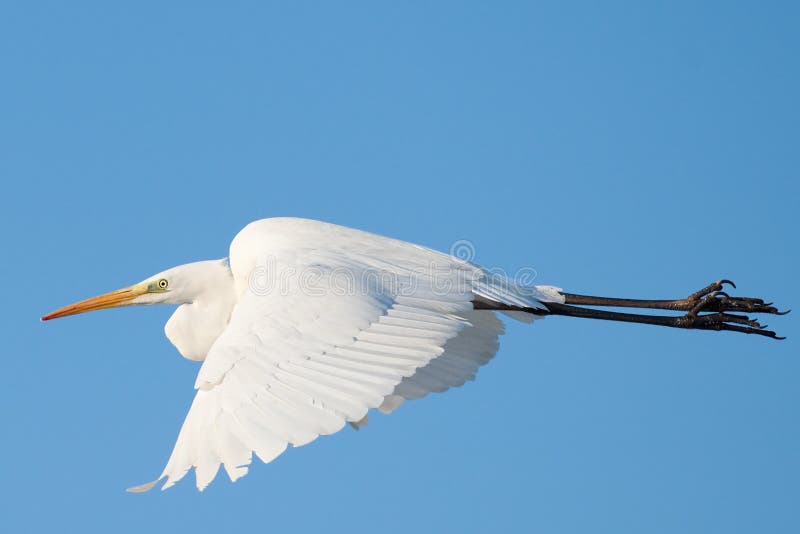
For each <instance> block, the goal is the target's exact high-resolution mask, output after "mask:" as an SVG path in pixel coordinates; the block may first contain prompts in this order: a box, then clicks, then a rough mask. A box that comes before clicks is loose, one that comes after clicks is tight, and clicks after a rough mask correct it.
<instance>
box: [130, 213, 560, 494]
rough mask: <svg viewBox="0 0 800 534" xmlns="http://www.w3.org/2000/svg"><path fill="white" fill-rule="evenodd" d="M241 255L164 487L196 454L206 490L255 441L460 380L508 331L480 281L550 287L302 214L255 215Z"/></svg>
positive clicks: (290, 438)
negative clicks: (477, 299)
mask: <svg viewBox="0 0 800 534" xmlns="http://www.w3.org/2000/svg"><path fill="white" fill-rule="evenodd" d="M230 265H231V270H232V272H233V275H234V280H235V283H236V290H237V293H238V294H239V295H240V297H239V301H238V303H237V304H236V306H235V308H234V310H233V313H232V315H231V319H230V322H229V324H228V326H227V328H226V329H225V331H224V332H223V333H222V334H221V335H220V336H219V338H218V339H217V340H216V342H215V343H214V345H213V346H212V347H211V349H210V351H209V353H208V354H207V356H206V359H205V361H204V363H203V365H202V367H201V368H200V371H199V373H198V375H197V380H196V382H195V388H196V389H197V393H196V395H195V398H194V401H193V402H192V405H191V408H190V409H189V413H188V414H187V416H186V420H185V421H184V423H183V426H182V427H181V430H180V433H179V435H178V439H177V442H176V444H175V447H174V449H173V452H172V454H171V456H170V458H169V460H168V461H167V464H166V467H165V468H164V471H163V472H162V474H161V476H160V477H159V479H163V478H166V479H167V480H166V482H165V483H164V485H163V489H166V488H168V487H170V486H172V485H173V484H175V483H176V482H177V481H178V480H180V479H181V478H182V477H184V476H185V475H186V473H188V472H189V470H191V469H192V468H194V469H195V475H196V483H197V487H198V488H199V489H201V490H202V489H203V488H205V487H206V486H207V485H208V484H209V483H210V482H211V481H212V480H213V479H214V477H215V476H216V474H217V472H218V470H219V466H220V465H223V467H224V469H225V471H226V472H227V474H228V476H229V478H230V479H231V480H236V479H238V478H239V477H241V476H243V475H244V474H246V473H247V469H248V468H247V466H248V465H249V464H250V462H251V460H252V454H253V453H255V454H256V455H257V456H258V457H259V458H260V459H261V460H262V461H264V462H269V461H271V460H273V459H274V458H276V457H277V456H278V455H280V454H281V453H282V452H283V451H284V450H285V449H286V448H287V446H288V445H292V446H295V447H298V446H301V445H304V444H307V443H309V442H311V441H313V440H314V439H316V438H317V437H318V436H320V435H326V434H332V433H334V432H337V431H338V430H340V429H341V428H342V427H343V426H344V424H345V423H346V422H348V421H349V422H358V421H362V420H364V418H365V416H366V414H367V412H368V410H370V409H372V408H378V407H380V408H381V409H382V410H385V411H391V410H393V409H395V408H396V407H397V406H399V404H400V403H401V402H402V401H403V400H404V399H412V398H418V397H421V396H423V395H425V394H427V393H429V392H431V391H443V390H445V389H447V388H449V387H453V386H457V385H460V384H462V383H463V382H464V381H466V380H469V379H472V378H474V375H475V372H476V371H477V368H478V367H480V366H481V365H483V364H485V363H486V362H487V361H489V360H490V359H491V358H492V357H493V356H494V354H495V352H496V351H497V338H498V337H499V335H500V334H501V333H502V323H500V321H499V320H498V319H497V318H496V316H495V315H494V313H492V312H476V311H474V310H473V307H472V299H473V298H474V296H475V295H476V294H479V295H481V298H484V299H491V300H496V301H499V302H503V300H502V299H506V300H508V301H509V302H512V301H513V303H514V304H519V305H528V306H534V307H535V306H540V305H541V304H540V301H539V300H537V299H539V298H549V297H548V295H547V294H546V293H547V289H544V290H542V291H539V290H536V291H534V292H533V293H531V294H529V295H527V294H522V293H521V292H520V291H519V290H518V289H519V288H517V287H514V286H503V285H502V284H500V283H498V282H497V281H494V280H492V279H491V277H489V276H488V275H487V273H486V272H485V271H483V270H482V269H480V268H478V267H476V266H474V265H472V264H470V263H468V262H464V261H462V260H459V259H457V258H453V257H451V256H448V255H445V254H441V253H438V252H435V251H432V250H429V249H426V248H423V247H419V246H416V245H412V244H409V243H404V242H401V241H396V240H393V239H389V238H384V237H380V236H375V235H373V234H368V233H365V232H359V231H356V230H350V229H347V228H343V227H339V226H335V225H328V224H325V223H319V222H315V221H305V220H302V219H266V220H263V221H256V222H255V223H252V224H251V225H249V226H248V227H246V228H245V229H244V230H243V231H242V232H240V234H239V235H238V236H237V237H236V239H234V242H233V243H232V245H231V256H230ZM259 277H260V278H259ZM254 280H255V281H257V282H258V281H260V282H264V281H266V283H262V284H260V285H259V284H254ZM537 291H538V292H537ZM542 295H544V297H543V296H542ZM149 487H151V486H149V485H142V486H140V487H138V488H137V491H141V490H146V489H148V488H149Z"/></svg>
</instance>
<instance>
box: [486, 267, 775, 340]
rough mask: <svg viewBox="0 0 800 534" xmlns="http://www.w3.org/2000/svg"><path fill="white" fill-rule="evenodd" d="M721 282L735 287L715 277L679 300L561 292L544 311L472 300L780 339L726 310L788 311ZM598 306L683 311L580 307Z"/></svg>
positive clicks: (492, 305)
mask: <svg viewBox="0 0 800 534" xmlns="http://www.w3.org/2000/svg"><path fill="white" fill-rule="evenodd" d="M725 284H729V285H731V286H732V287H734V288H735V287H736V286H735V285H734V283H733V282H731V281H730V280H719V281H717V282H714V283H713V284H709V285H708V286H706V287H704V288H703V289H701V290H700V291H696V292H694V293H692V294H691V295H689V296H688V297H686V298H683V299H677V300H640V299H621V298H608V297H594V296H590V295H575V294H572V293H563V295H564V299H565V303H564V304H561V303H554V302H547V303H544V305H545V306H546V307H547V311H544V310H537V309H532V308H521V307H518V306H508V305H505V304H500V303H497V302H492V301H486V300H481V299H476V300H475V301H474V302H473V305H474V307H475V309H484V310H497V311H524V312H528V313H533V314H536V315H564V316H568V317H582V318H585V319H602V320H606V321H623V322H628V323H641V324H652V325H658V326H668V327H671V328H689V329H697V330H717V331H721V330H728V331H731V332H742V333H745V334H757V335H760V336H766V337H771V338H774V339H784V338H782V337H779V336H778V335H777V334H775V332H773V331H771V330H766V327H767V326H766V325H762V324H760V323H759V322H758V321H756V320H754V319H750V318H749V317H747V316H745V315H737V314H735V313H728V312H744V313H768V314H771V315H784V314H786V313H789V312H788V311H783V312H782V311H778V309H777V308H775V307H774V306H773V305H772V303H771V302H764V300H762V299H759V298H751V297H731V296H730V295H728V294H727V293H725V292H724V291H722V288H723V286H724V285H725ZM574 304H580V305H582V306H602V307H619V308H647V309H655V310H674V311H684V312H686V313H685V314H684V315H678V316H668V315H645V314H636V313H622V312H614V311H607V310H596V309H592V308H584V307H582V306H574Z"/></svg>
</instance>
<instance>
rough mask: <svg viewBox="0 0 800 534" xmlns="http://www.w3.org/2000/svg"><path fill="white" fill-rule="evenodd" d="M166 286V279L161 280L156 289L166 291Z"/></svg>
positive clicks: (167, 283)
mask: <svg viewBox="0 0 800 534" xmlns="http://www.w3.org/2000/svg"><path fill="white" fill-rule="evenodd" d="M168 285H169V282H167V279H166V278H162V279H161V280H159V281H158V288H159V289H167V286H168Z"/></svg>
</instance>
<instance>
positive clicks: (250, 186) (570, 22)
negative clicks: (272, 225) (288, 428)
mask: <svg viewBox="0 0 800 534" xmlns="http://www.w3.org/2000/svg"><path fill="white" fill-rule="evenodd" d="M334 4H335V5H334ZM798 15H799V13H798V8H797V4H796V3H792V2H702V3H698V2H669V3H658V4H655V3H653V4H647V3H643V2H602V3H595V2H569V3H564V2H549V3H540V2H504V3H502V5H498V4H492V3H488V2H436V3H432V2H402V3H400V2H392V3H389V2H348V3H341V2H337V3H329V2H292V3H288V2H285V3H273V2H241V3H236V4H235V5H227V6H224V7H223V6H221V5H216V6H215V5H211V4H210V3H202V2H192V3H184V4H180V3H170V4H169V5H167V4H165V3H160V2H159V3H156V2H144V3H142V2H140V3H137V4H136V5H135V6H134V5H127V6H122V5H116V6H111V5H109V4H108V3H105V2H97V3H91V2H84V3H80V4H75V3H69V4H67V3H63V2H42V3H36V4H33V3H21V2H20V3H14V4H12V3H5V4H4V5H3V7H2V8H0V72H2V80H3V81H2V84H0V117H2V119H0V176H2V178H3V184H4V186H3V191H4V195H3V209H2V210H0V218H1V219H0V222H2V225H0V228H2V230H1V231H2V232H3V235H2V239H3V243H4V245H5V251H6V252H5V254H6V256H5V261H3V262H2V266H0V269H2V271H1V272H0V274H2V279H3V280H4V281H5V290H4V292H5V305H4V306H3V307H2V311H0V314H2V315H1V316H0V319H2V324H3V325H4V328H3V332H4V338H5V344H4V345H5V347H4V354H5V357H4V359H3V361H4V372H5V373H4V374H5V379H4V380H3V387H2V388H0V406H2V416H3V421H4V430H3V433H2V437H3V439H2V441H0V453H2V457H3V458H4V461H3V462H2V467H0V473H2V481H3V484H2V485H0V518H1V519H0V522H2V524H3V530H4V531H8V532H12V531H13V532H25V531H30V532H35V531H53V530H63V529H64V528H65V527H66V526H71V527H75V528H77V527H81V530H82V531H85V532H109V531H112V532H142V531H148V532H159V531H167V530H170V531H173V532H174V531H175V530H176V529H179V531H184V530H185V531H188V530H192V531H194V532H205V531H208V532H220V531H221V529H224V530H225V531H234V529H236V530H242V531H252V530H256V529H257V530H259V531H261V530H263V531H286V530H291V531H293V532H304V531H312V530H313V531H322V530H323V529H325V531H333V532H337V531H345V530H347V531H350V532H362V531H363V532H369V531H376V530H380V531H383V532H429V531H433V530H437V531H459V532H467V531H484V532H485V531H487V530H490V529H495V530H497V529H503V530H507V531H518V532H559V533H561V532H563V533H569V532H587V531H590V532H614V533H624V532H684V533H690V532H704V533H707V532H725V533H732V532H790V531H798V530H800V517H798V512H797V505H798V499H799V498H800V490H799V489H798V488H799V486H798V484H797V480H798V476H800V456H799V455H798V451H800V433H799V432H798V423H799V422H800V421H799V420H798V406H800V393H799V392H798V391H799V390H798V378H799V377H798V374H799V373H800V363H799V362H798V358H797V348H796V344H797V342H798V339H800V329H798V328H797V321H796V318H795V317H793V316H791V315H790V316H788V317H784V318H774V319H773V318H770V321H768V322H770V323H771V324H772V326H774V327H775V328H776V329H777V330H778V331H779V332H780V333H782V334H785V335H787V336H789V339H788V340H787V341H785V342H782V343H778V342H774V341H771V340H767V339H763V338H756V337H755V336H739V335H732V334H730V335H729V334H715V333H705V332H684V331H673V330H667V329H658V328H654V327H647V326H639V325H617V324H609V323H596V322H591V321H580V320H577V319H569V318H551V319H547V320H545V321H543V322H541V323H537V324H536V325H534V326H527V325H516V324H515V325H511V326H510V327H509V331H508V334H507V335H506V337H505V338H504V340H503V345H502V348H501V351H500V354H499V356H498V357H497V358H496V359H495V361H493V362H492V363H491V364H490V365H489V366H488V367H486V368H484V369H483V370H482V371H481V373H480V374H479V377H478V380H477V381H476V382H474V383H470V384H468V385H467V386H465V387H464V388H461V389H459V390H454V391H450V392H448V393H447V394H445V395H435V396H430V397H428V398H425V399H423V400H420V401H414V402H412V403H409V404H408V405H406V406H404V407H402V408H401V409H400V410H399V411H398V412H397V413H395V414H393V415H392V416H390V417H382V416H376V417H374V418H373V420H372V422H371V424H370V426H369V427H367V428H366V429H364V430H363V431H361V432H358V433H356V432H354V431H350V430H349V429H347V430H344V431H342V432H341V433H339V434H337V435H335V436H331V437H326V438H321V439H319V440H317V441H316V442H314V443H313V444H311V445H309V446H306V447H303V448H301V449H297V450H290V451H288V453H287V454H285V455H283V456H282V457H280V458H279V459H278V460H277V461H275V462H273V463H272V464H269V465H263V464H260V463H257V464H256V465H254V467H253V469H252V470H251V473H250V474H249V475H248V476H247V477H245V478H244V479H242V480H240V481H239V482H237V483H236V484H230V483H229V482H228V481H227V480H226V479H225V478H224V477H223V476H220V477H219V478H218V479H217V480H216V481H215V482H214V484H212V486H211V487H210V488H209V489H207V490H206V492H204V493H203V494H199V493H197V491H196V490H195V488H194V486H193V484H192V483H191V481H190V480H188V479H187V480H185V481H184V482H183V483H181V484H180V485H178V486H177V487H175V488H173V489H171V490H169V491H167V492H165V493H161V492H157V491H154V492H151V493H149V494H146V495H130V494H126V493H125V492H124V491H123V489H124V488H125V487H127V486H129V485H132V484H136V483H141V482H145V481H147V480H151V479H152V478H153V477H154V476H155V475H157V474H158V473H159V472H160V470H161V468H162V467H163V464H164V462H165V461H166V458H167V456H168V454H169V452H170V450H171V448H172V445H173V443H174V440H175V437H176V435H177V431H178V429H179V426H180V424H181V422H182V420H183V417H184V415H185V413H186V411H187V409H188V406H189V403H190V401H191V398H192V394H193V390H192V385H193V383H194V377H195V373H196V371H197V366H196V364H194V363H192V362H189V361H186V360H184V359H182V358H180V357H179V356H178V354H177V353H176V351H175V350H174V349H173V348H172V346H171V345H170V344H169V342H168V341H167V340H166V339H165V337H164V335H163V330H162V329H163V324H164V322H165V321H166V319H167V318H168V316H169V315H170V313H171V311H172V310H171V309H169V308H168V307H163V308H162V307H158V308H139V309H125V310H113V311H107V312H102V313H96V314H90V315H85V316H81V317H77V318H70V319H64V320H60V321H55V322H53V323H48V324H41V323H39V321H38V317H39V316H40V315H41V314H42V313H44V312H47V311H50V310H52V309H53V308H55V307H58V306H61V305H63V304H66V303H69V302H72V301H74V300H76V299H78V298H82V297H86V296H90V295H94V294H96V293H98V292H101V291H105V290H109V289H114V288H117V287H120V286H123V285H127V284H129V283H132V282H135V281H138V280H141V279H142V278H144V277H145V276H148V275H150V274H152V273H155V272H158V271H160V270H162V269H164V268H167V267H170V266H173V265H177V264H181V263H186V262H189V261H195V260H199V259H208V258H217V257H223V256H225V255H227V246H228V244H229V242H230V240H231V238H232V237H233V235H235V233H236V232H237V231H238V230H239V229H240V228H241V227H242V226H244V225H245V224H246V223H247V222H249V221H251V220H254V219H258V218H262V217H268V216H277V215H293V216H303V217H311V218H318V219H324V220H328V221H331V222H336V223H339V224H345V225H349V226H355V227H358V228H362V229H366V230H370V231H374V232H379V233H383V234H387V235H391V236H394V237H398V238H402V239H407V240H410V241H414V242H418V243H421V244H424V245H428V246H431V247H434V248H438V249H441V250H447V249H448V248H449V247H450V244H451V243H453V242H454V241H456V240H458V239H469V240H471V241H472V242H473V243H474V244H475V248H476V251H477V258H476V260H477V261H478V262H479V263H482V264H484V265H487V266H489V267H501V268H504V269H506V270H509V271H513V270H516V269H518V268H521V267H531V268H534V269H535V270H536V271H537V273H538V278H537V282H539V283H547V284H555V285H560V286H562V287H564V288H566V289H567V290H569V291H572V292H576V293H590V294H605V295H612V296H631V297H652V298H670V297H680V296H683V295H685V294H687V293H688V292H690V291H693V290H695V289H698V288H699V287H701V286H703V285H705V284H706V283H708V282H710V281H712V280H714V279H716V278H720V277H729V278H732V279H733V280H735V281H736V282H737V283H738V284H739V293H740V294H744V295H752V296H765V297H768V298H771V299H775V300H776V301H779V303H780V304H782V305H784V306H785V307H797V305H798V302H800V294H799V293H798V289H797V287H798V286H797V283H796V275H797V263H798V257H799V255H798V246H797V237H796V229H797V227H798V217H797V198H798V193H800V188H798V185H797V168H798V140H799V139H798V124H800V114H799V113H798V106H797V95H798V94H800V76H799V74H798V62H797V56H798V52H800V47H798V33H797V25H798V22H800V18H799V17H798Z"/></svg>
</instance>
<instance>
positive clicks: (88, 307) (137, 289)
mask: <svg viewBox="0 0 800 534" xmlns="http://www.w3.org/2000/svg"><path fill="white" fill-rule="evenodd" d="M145 293H147V286H145V285H144V284H137V285H135V286H130V287H126V288H123V289H118V290H116V291H111V292H110V293H104V294H103V295H99V296H97V297H92V298H90V299H86V300H82V301H80V302H76V303H75V304H70V305H69V306H64V307H63V308H59V309H57V310H56V311H54V312H50V313H48V314H47V315H45V316H43V317H42V321H49V320H50V319H58V318H59V317H66V316H68V315H76V314H78V313H85V312H89V311H94V310H105V309H106V308H116V307H117V306H124V305H126V304H128V303H129V302H130V301H131V300H133V299H135V298H136V297H138V296H139V295H144V294H145Z"/></svg>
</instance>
